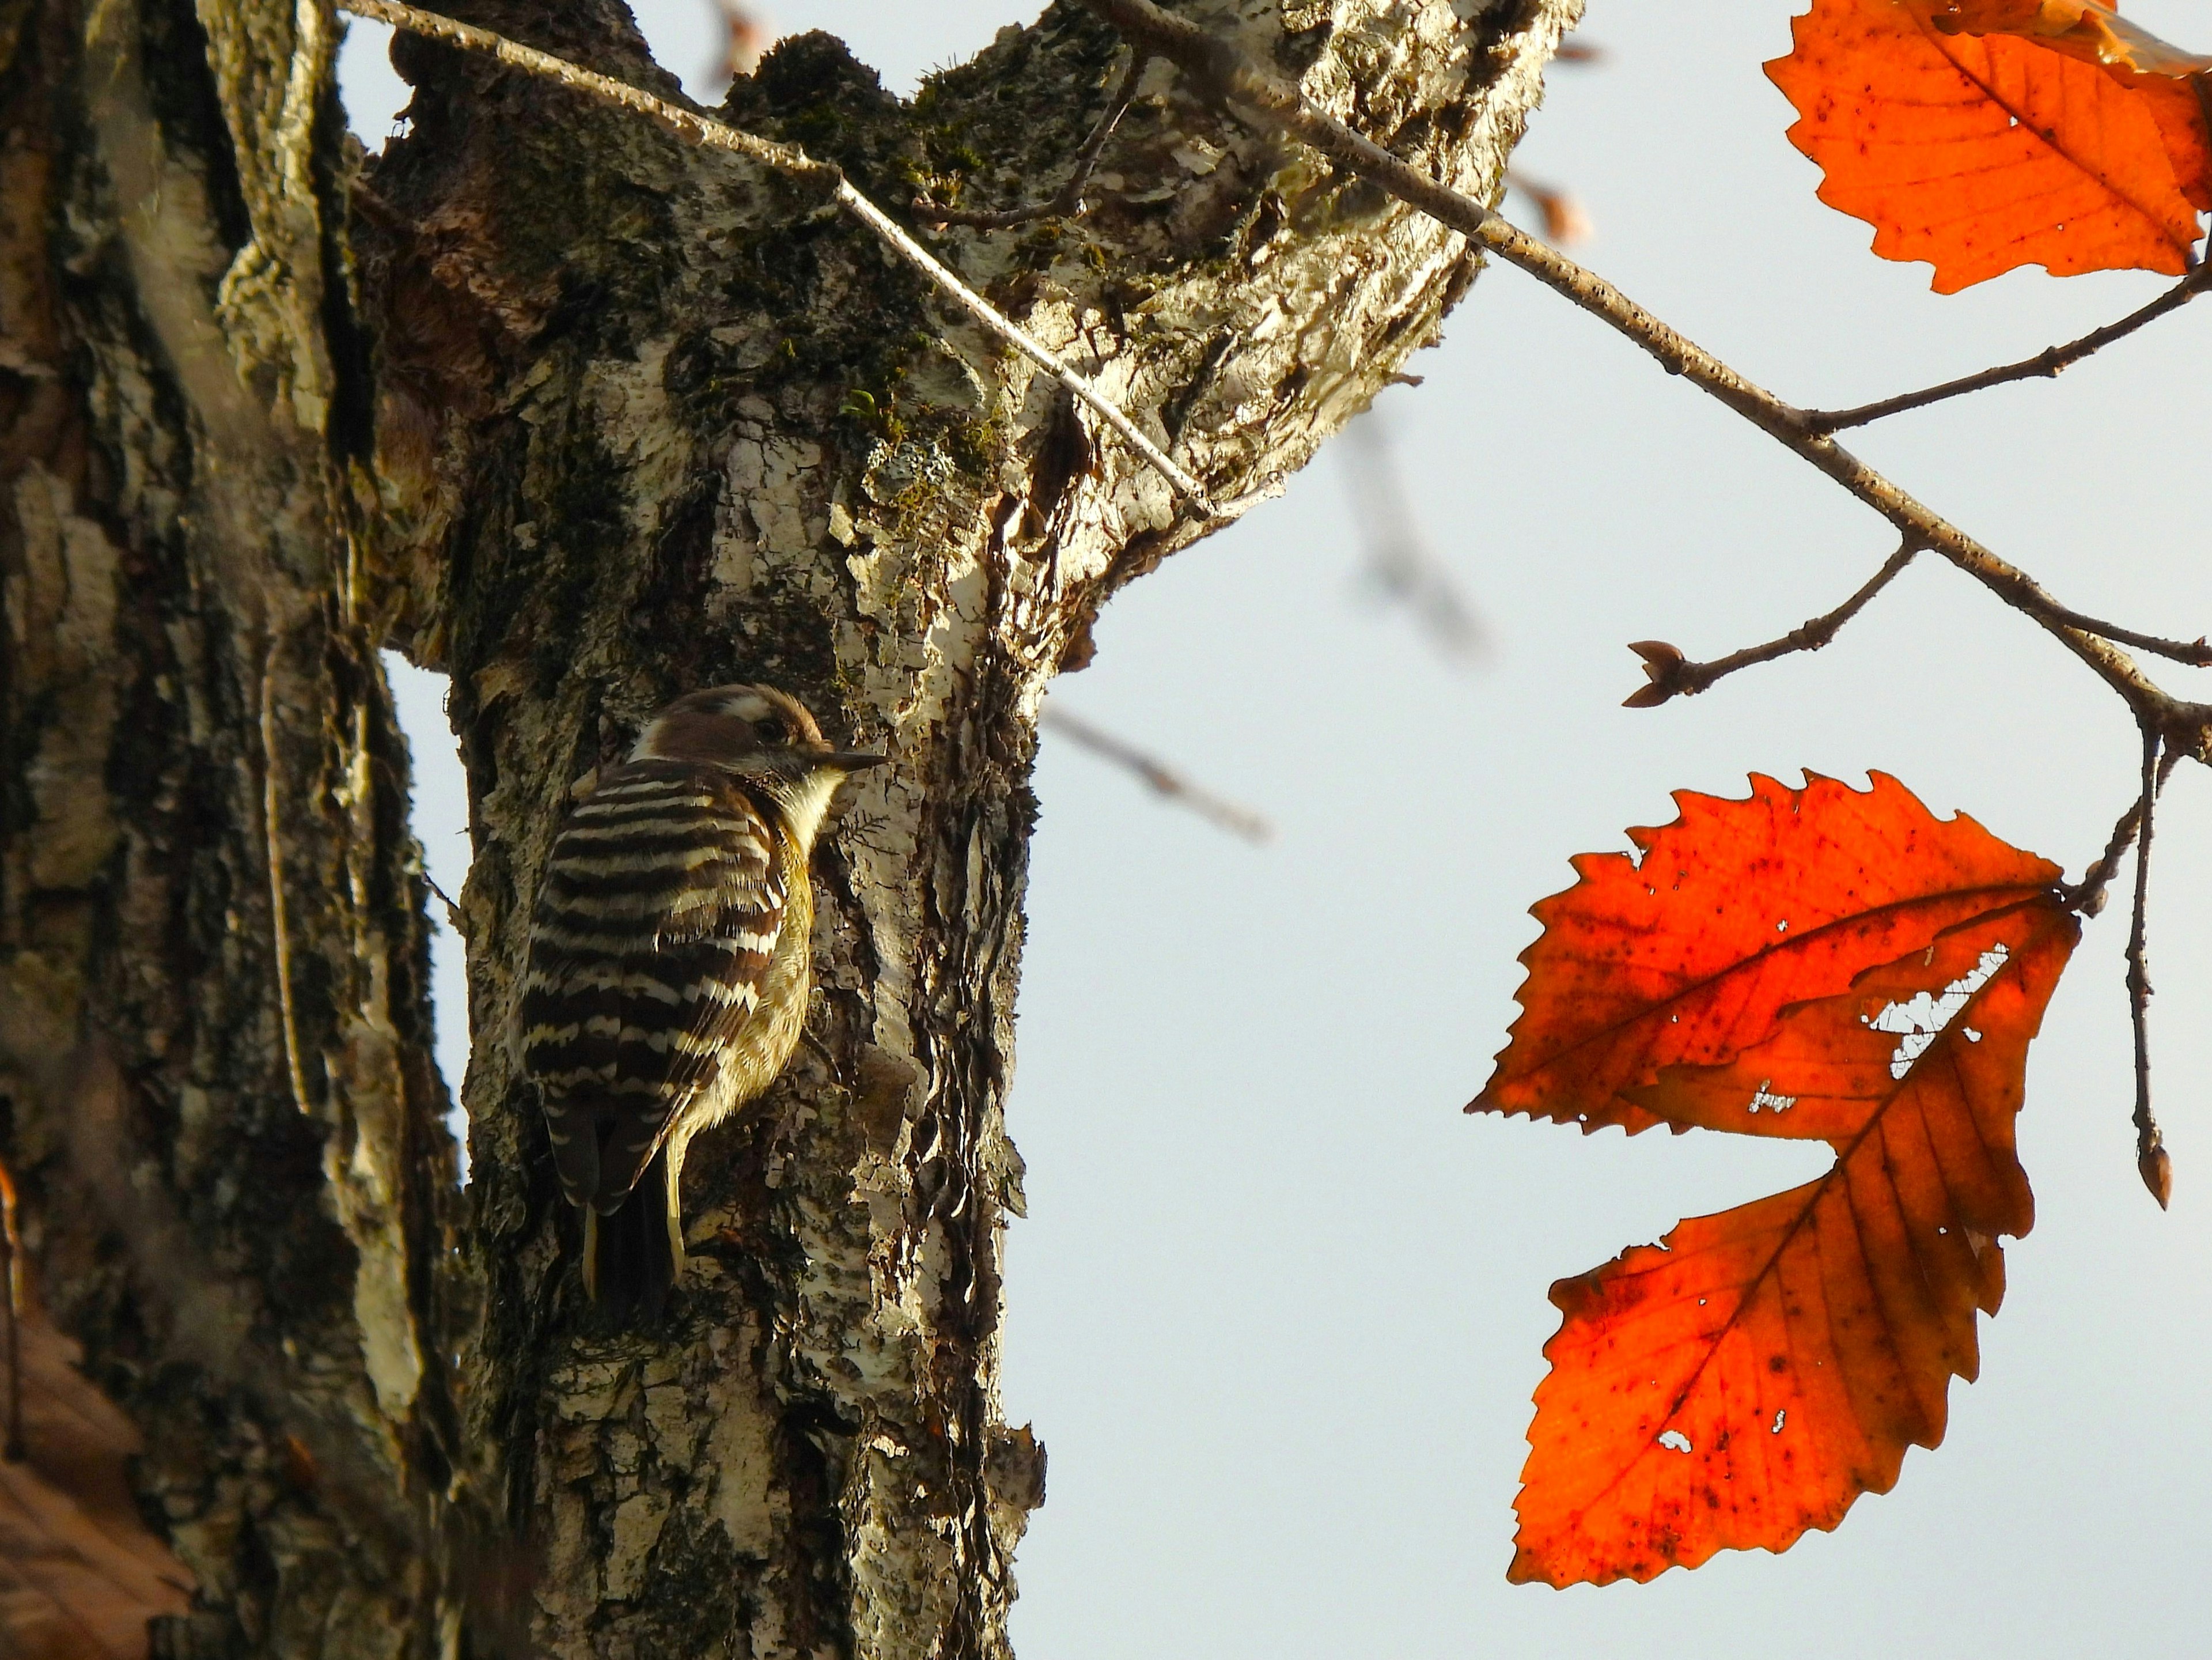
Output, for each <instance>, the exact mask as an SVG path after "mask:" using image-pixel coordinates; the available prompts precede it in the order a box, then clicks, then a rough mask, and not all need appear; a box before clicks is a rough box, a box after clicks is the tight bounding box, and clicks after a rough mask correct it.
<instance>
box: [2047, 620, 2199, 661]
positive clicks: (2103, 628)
mask: <svg viewBox="0 0 2212 1660" xmlns="http://www.w3.org/2000/svg"><path fill="white" fill-rule="evenodd" d="M2055 614H2056V615H2057V617H2058V618H2059V619H2060V620H2061V621H2062V622H2064V623H2067V624H2068V625H2069V627H2072V628H2077V629H2081V630H2082V631H2083V632H2084V633H2087V634H2100V635H2103V636H2104V637H2105V638H2106V639H2107V640H2110V641H2112V642H2114V643H2116V644H2118V645H2123V646H2133V647H2134V648H2136V650H2137V651H2147V652H2149V653H2150V654H2152V655H2153V656H2155V657H2170V658H2172V660H2174V661H2175V662H2177V663H2187V664H2190V665H2191V666H2194V667H2197V668H2200V669H2202V668H2212V642H2207V641H2206V640H2205V638H2204V636H2203V635H2197V638H2196V639H2194V640H2168V639H2166V637H2165V636H2164V635H2156V634H2143V633H2141V632H2139V631H2138V630H2136V629H2124V628H2121V627H2120V626H2118V624H2117V623H2100V622H2099V621H2098V620H2097V619H2096V618H2095V617H2091V616H2089V615H2087V613H2086V612H2082V611H2075V609H2074V608H2073V607H2072V606H2071V605H2060V606H2058V607H2057V610H2056V612H2055Z"/></svg>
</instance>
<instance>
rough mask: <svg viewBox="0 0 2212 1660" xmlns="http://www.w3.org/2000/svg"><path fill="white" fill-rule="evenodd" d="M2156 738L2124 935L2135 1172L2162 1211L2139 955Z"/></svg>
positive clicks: (2148, 739) (2144, 962)
mask: <svg viewBox="0 0 2212 1660" xmlns="http://www.w3.org/2000/svg"><path fill="white" fill-rule="evenodd" d="M2159 747H2160V739H2159V735H2158V733H2155V732H2146V733H2143V758H2142V798H2141V799H2140V800H2138V801H2137V802H2136V812H2137V813H2138V815H2139V818H2140V822H2141V824H2142V831H2141V834H2140V835H2139V836H2137V838H2136V903H2135V921H2134V923H2133V925H2132V927H2130V929H2129V932H2128V1016H2129V1019H2130V1023H2131V1024H2132V1025H2133V1026H2134V1029H2135V1040H2136V1110H2135V1125H2136V1170H2137V1171H2139V1172H2141V1174H2142V1179H2143V1185H2144V1186H2145V1187H2147V1188H2148V1189H2150V1194H2151V1197H2152V1198H2154V1199H2155V1200H2157V1201H2158V1207H2159V1208H2160V1210H2164V1209H2165V1208H2166V1201H2168V1200H2169V1199H2171V1198H2172V1196H2173V1160H2172V1158H2169V1157H2168V1156H2167V1154H2166V1138H2165V1137H2164V1136H2162V1135H2160V1134H2159V1128H2158V1120H2157V1119H2156V1118H2154V1117H2153V1116H2151V1110H2150V968H2149V964H2148V958H2147V957H2146V955H2145V953H2144V950H2143V919H2144V914H2145V912H2146V910H2147V909H2148V905H2149V901H2150V833H2151V825H2152V809H2153V808H2154V806H2156V804H2157V801H2158V787H2159V783H2160V771H2159V759H2160V757H2159Z"/></svg>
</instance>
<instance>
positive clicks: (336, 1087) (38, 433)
mask: <svg viewBox="0 0 2212 1660" xmlns="http://www.w3.org/2000/svg"><path fill="white" fill-rule="evenodd" d="M330 54H331V20H330V19H329V17H328V16H326V15H324V14H322V13H321V12H319V11H318V10H317V9H314V8H313V7H304V8H301V9H298V10H297V11H295V9H294V8H293V7H292V6H291V5H290V4H289V3H276V0H253V3H241V0H220V3H215V0H210V3H208V4H206V5H204V6H203V7H202V8H201V9H200V10H199V12H198V13H197V15H196V14H195V13H194V11H193V10H192V9H191V7H190V6H189V5H183V4H160V5H149V6H147V7H145V8H144V9H143V10H142V9H137V8H134V7H132V6H130V5H114V6H106V7H83V8H79V7H76V6H72V5H70V4H67V3H60V0H17V3H14V4H10V5H8V6H6V7H4V8H0V76H4V81H0V109H4V110H5V112H6V115H5V132H4V136H3V137H0V204H4V218H3V219H0V341H4V344H0V353H4V356H0V502H4V505H0V581H4V584H5V598H6V611H7V627H6V635H5V644H4V651H0V710H4V727H0V746H4V747H3V748H0V791H4V794H3V795H0V1136H4V1146H0V1153H4V1157H5V1158H6V1159H7V1160H8V1162H9V1164H10V1166H11V1167H12V1168H13V1169H14V1170H15V1172H16V1175H17V1177H18V1178H19V1180H20V1181H21V1183H22V1186H23V1189H24V1219H25V1232H26V1237H27V1243H28V1246H29V1249H30V1253H31V1256H32V1258H33V1262H34V1264H35V1278H36V1281H37V1284H38V1285H39V1286H40V1288H41V1290H42V1292H43V1293H44V1295H45V1298H46V1300H47V1302H48V1303H49V1304H50V1305H51V1306H52V1308H53V1310H54V1311H55V1313H56V1315H57V1317H58V1320H59V1322H60V1323H61V1324H62V1325H63V1326H64V1328H65V1329H68V1330H69V1331H70V1332H71V1333H72V1334H73V1335H76V1336H77V1337H79V1338H81V1339H82V1341H83V1342H84V1345H85V1347H86V1350H87V1352H88V1369H89V1371H91V1373H92V1375H93V1377H94V1379H95V1380H96V1381H97V1382H98V1383H100V1384H101V1385H102V1386H103V1387H104V1388H105V1389H106V1390H107V1391H108V1392H109V1394H110V1395H112V1397H113V1398H114V1399H115V1400H116V1401H117V1402H118V1403H119V1404H121V1405H122V1406H123V1408H125V1410H126V1411H127V1412H128V1413H129V1414H131V1417H132V1418H133V1419H135V1420H137V1423H138V1424H139V1426H141V1427H142V1428H143V1430H144V1431H145V1432H146V1438H147V1442H148V1444H149V1449H150V1450H149V1453H148V1454H147V1456H145V1457H144V1458H143V1460H142V1461H141V1466H140V1469H139V1472H138V1477H137V1483H138V1488H139V1491H140V1493H141V1494H142V1496H143V1501H144V1504H145V1506H146V1509H147V1512H148V1515H149V1519H150V1520H152V1521H153V1522H154V1523H155V1525H156V1526H157V1528H159V1529H161V1531H163V1532H164V1533H166V1535H167V1538H168V1540H169V1541H170V1542H171V1544H172V1545H173V1548H175V1550H176V1551H177V1552H178V1554H179V1555H180V1556H181V1558H182V1559H183V1560H184V1561H185V1563H186V1565H187V1566H189V1567H190V1568H191V1570H192V1571H193V1572H194V1574H195V1575H196V1577H197V1580H198V1584H199V1596H198V1602H197V1612H196V1613H195V1614H193V1615H192V1616H191V1618H189V1619H188V1620H185V1621H182V1622H179V1623H177V1625H176V1627H175V1628H174V1629H173V1630H171V1631H170V1632H169V1633H167V1637H166V1639H165V1642H166V1644H167V1648H168V1650H169V1651H171V1652H175V1653H180V1654H195V1655H197V1654H210V1655H213V1654H233V1653H239V1654H243V1653H249V1652H252V1653H262V1652H266V1653H270V1654H277V1653H283V1654H307V1653H325V1654H333V1655H337V1654H344V1655H355V1654H358V1655H363V1656H368V1655H376V1656H387V1655H400V1654H405V1653H428V1652H429V1651H431V1648H432V1637H433V1635H434V1633H435V1628H436V1624H437V1614H436V1610H437V1603H438V1600H439V1592H440V1587H439V1584H438V1583H437V1582H438V1577H439V1576H438V1569H437V1562H438V1560H439V1559H438V1554H437V1553H436V1552H435V1551H434V1550H429V1549H426V1548H424V1541H425V1540H426V1539H427V1538H428V1537H430V1536H431V1535H434V1534H435V1531H436V1529H437V1528H438V1526H439V1521H438V1517H437V1516H436V1515H435V1511H436V1509H437V1507H438V1505H440V1503H441V1500H440V1497H439V1495H441V1493H442V1491H443V1489H444V1487H445V1480H444V1471H445V1468H446V1467H447V1462H448V1459H449V1456H450V1454H449V1452H448V1451H447V1450H446V1449H445V1448H444V1446H443V1445H442V1444H443V1443H445V1442H447V1441H448V1440H449V1438H450V1436H451V1432H452V1430H453V1426H454V1423H455V1421H456V1420H455V1418H454V1414H453V1408H452V1403H451V1401H450V1398H449V1396H448V1395H447V1388H446V1374H445V1369H444V1367H443V1366H442V1365H440V1364H439V1362H438V1359H437V1346H438V1345H439V1343H440V1342H441V1341H443V1340H442V1339H441V1337H440V1336H439V1335H437V1334H439V1333H440V1332H441V1331H443V1330H445V1329H448V1328H449V1327H450V1326H451V1324H452V1316H451V1313H450V1311H449V1310H447V1309H446V1308H445V1307H444V1306H443V1305H442V1302H441V1295H442V1293H441V1287H440V1283H439V1282H440V1279H441V1275H440V1271H439V1263H440V1262H441V1259H442V1258H443V1256H445V1254H446V1251H447V1234H448V1231H449V1228H450V1219H451V1217H452V1216H453V1214H455V1213H457V1212H458V1207H457V1206H456V1205H455V1203H454V1202H453V1196H452V1195H451V1192H450V1188H451V1184H452V1182H453V1158H452V1148H451V1146H450V1143H449V1142H448V1141H447V1138H446V1137H445V1134H444V1132H443V1131H442V1129H441V1128H440V1117H441V1112H442V1110H443V1106H444V1101H443V1091H442V1090H441V1085H440V1084H439V1082H438V1079H437V1076H436V1073H435V1068H434V1067H432V1066H431V1064H430V1063H429V1061H428V1058H427V1049H426V1048H425V1045H426V1043H427V1042H428V1036H429V1016H428V1005H427V1000H426V998H425V994H424V978H425V974H424V965H425V956H424V935H423V926H422V904H421V893H420V888H421V882H420V879H419V876H418V875H417V874H416V851H415V848H414V847H413V845H412V843H411V842H410V837H409V833H408V828H407V817H406V814H407V768H406V759H405V751H404V746H403V745H401V744H400V743H399V741H398V739H397V737H396V734H395V731H394V728H393V726H392V720H391V715H390V711H389V708H388V706H387V701H386V695H385V690H384V687H383V684H382V681H381V677H380V671H379V669H378V666H377V660H376V657H375V654H374V641H373V639H372V637H371V635H369V633H368V630H367V629H365V628H364V626H363V623H362V598H363V593H364V590H363V587H362V567H361V562H360V559H359V557H358V551H359V549H360V547H361V540H360V535H359V531H360V514H358V512H357V511H356V508H355V507H354V505H353V502H352V496H351V494H350V489H351V486H350V483H349V480H350V478H351V477H353V476H354V475H355V473H356V470H358V469H360V468H361V467H362V466H363V465H364V464H365V463H366V461H367V459H368V454H367V452H368V436H369V434H368V417H369V407H370V397H369V394H370V388H369V386H368V379H367V374H368V362H367V358H366V355H365V352H364V350H363V349H362V337H360V335H359V334H358V332H357V331H356V329H355V327H354V326H353V325H352V323H351V321H350V318H351V314H352V308H351V303H350V301H349V298H348V296H347V294H346V291H345V283H346V280H347V279H346V274H345V271H344V268H343V264H342V263H341V249H342V246H343V245H342V242H341V240H340V239H339V232H340V230H341V229H342V227H343V189H342V184H341V178H340V173H341V158H340V156H339V155H338V153H337V145H338V143H339V140H340V137H341V135H342V132H343V128H342V126H341V125H340V123H339V119H338V112H337V108H336V106H335V101H334V97H333V93H332V88H331V82H330V76H329V69H330V62H331V55H330Z"/></svg>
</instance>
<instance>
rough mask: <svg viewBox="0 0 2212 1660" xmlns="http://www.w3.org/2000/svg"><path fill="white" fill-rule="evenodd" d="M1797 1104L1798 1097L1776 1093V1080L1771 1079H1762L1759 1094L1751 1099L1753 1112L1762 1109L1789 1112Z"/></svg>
mask: <svg viewBox="0 0 2212 1660" xmlns="http://www.w3.org/2000/svg"><path fill="white" fill-rule="evenodd" d="M1796 1104H1797V1098H1796V1096H1794V1095H1777V1094H1775V1093H1774V1080H1773V1079H1771V1078H1762V1079H1759V1092H1758V1093H1757V1094H1756V1095H1754V1096H1753V1097H1752V1098H1751V1110H1753V1112H1757V1111H1758V1110H1759V1109H1760V1108H1761V1107H1764V1108H1765V1109H1766V1110H1767V1111H1769V1112H1787V1111H1789V1110H1790V1108H1792V1107H1794V1106H1796Z"/></svg>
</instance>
